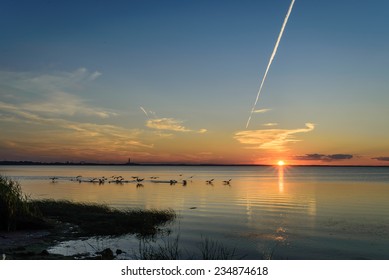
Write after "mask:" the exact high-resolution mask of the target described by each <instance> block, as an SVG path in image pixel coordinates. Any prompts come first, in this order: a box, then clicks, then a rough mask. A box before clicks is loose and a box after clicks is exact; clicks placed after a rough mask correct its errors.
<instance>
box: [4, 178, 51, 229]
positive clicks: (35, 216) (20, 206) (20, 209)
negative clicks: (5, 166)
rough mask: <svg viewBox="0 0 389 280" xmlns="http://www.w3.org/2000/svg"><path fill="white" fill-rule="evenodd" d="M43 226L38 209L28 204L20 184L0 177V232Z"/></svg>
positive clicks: (44, 224)
mask: <svg viewBox="0 0 389 280" xmlns="http://www.w3.org/2000/svg"><path fill="white" fill-rule="evenodd" d="M45 226H47V225H46V223H45V222H44V220H43V218H42V215H41V213H40V211H39V209H38V208H37V207H35V206H34V205H31V204H30V203H29V202H28V197H27V196H26V195H25V194H23V192H22V189H21V187H20V184H19V183H18V182H16V181H14V180H11V179H8V178H6V177H3V176H0V230H5V231H14V230H23V229H39V228H44V227H45Z"/></svg>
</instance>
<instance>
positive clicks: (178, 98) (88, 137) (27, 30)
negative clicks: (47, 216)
mask: <svg viewBox="0 0 389 280" xmlns="http://www.w3.org/2000/svg"><path fill="white" fill-rule="evenodd" d="M289 4H290V1H284V0H280V1H270V0H266V1H265V0H263V1H262V0H261V1H2V7H3V8H2V9H1V11H0V29H1V34H2V36H1V39H0V41H1V44H0V117H1V119H0V126H1V127H2V130H4V131H8V133H7V135H2V136H0V160H3V159H14V160H23V159H28V160H47V161H50V160H74V161H77V160H91V161H115V162H117V161H118V162H120V161H123V160H124V159H126V158H127V157H129V156H133V157H134V158H136V159H138V160H139V161H143V162H149V161H156V162H212V163H215V162H216V163H217V162H220V163H224V162H226V163H231V162H236V163H270V162H272V161H274V160H275V159H276V158H283V159H287V160H289V161H290V162H293V163H307V162H308V163H318V164H320V163H325V164H327V163H328V160H327V161H323V160H321V159H323V158H327V159H328V158H334V160H333V162H332V163H334V164H385V163H386V161H385V160H382V159H384V158H386V157H387V156H389V151H388V149H389V144H387V143H389V141H388V140H389V127H388V126H387V119H388V117H389V111H388V110H387V104H388V101H389V97H388V92H389V85H388V81H387V75H388V65H389V55H388V49H389V33H388V30H387V28H388V24H387V22H386V21H387V18H388V15H389V3H388V2H387V1H378V0H373V1H368V2H361V1H299V0H296V2H295V5H294V8H293V11H292V14H291V16H290V18H289V22H288V24H287V26H286V29H285V33H284V36H283V38H282V40H281V44H280V46H279V49H278V52H277V55H276V57H275V60H274V61H273V64H272V66H271V68H270V71H269V74H268V77H267V80H266V81H265V84H264V88H263V90H262V93H261V96H260V99H259V102H258V105H257V109H266V110H264V112H263V113H258V114H254V116H253V119H252V123H251V125H250V127H249V128H248V130H246V129H245V124H246V121H247V118H248V116H249V114H250V110H251V107H252V105H253V102H254V100H255V96H256V93H257V91H258V87H259V84H260V81H261V78H262V75H263V73H264V71H265V69H266V66H267V63H268V60H269V57H270V54H271V52H272V50H273V47H274V43H275V41H276V39H277V36H278V33H279V31H280V28H281V25H282V22H283V20H284V17H285V14H286V11H287V9H288V7H289ZM140 107H142V108H144V109H145V111H146V113H147V114H148V116H146V114H145V113H144V112H143V111H142V110H141V109H140ZM307 124H308V125H307ZM243 132H244V133H243ZM38 135H39V138H38ZM55 135H57V136H58V138H56V137H55ZM241 135H245V136H248V135H249V137H248V138H247V137H244V138H242V137H241ZM67 137H68V139H73V140H74V143H73V142H72V141H71V140H68V141H66V142H64V139H65V138H67ZM40 138H44V139H45V141H43V143H41V142H40V140H39V139H40ZM76 139H78V140H77V141H76ZM115 139H116V140H115ZM117 139H120V141H117ZM248 139H249V140H248ZM92 143H99V145H97V144H96V146H93V145H92ZM78 145H79V146H78ZM101 145H103V146H104V147H101ZM45 147H46V148H45ZM47 147H50V149H48V148H47ZM77 147H78V148H79V150H77ZM86 148H88V149H87V150H88V152H84V151H85V150H86ZM61 151H62V152H61ZM337 154H341V155H351V156H352V157H347V156H345V157H343V158H342V157H340V158H342V159H341V160H335V159H337V158H339V157H336V156H335V157H328V155H337ZM312 155H323V157H317V156H316V157H315V156H312ZM326 156H327V157H326ZM373 158H376V159H373ZM377 158H380V159H381V160H377ZM303 159H306V160H308V161H303ZM317 159H319V160H317Z"/></svg>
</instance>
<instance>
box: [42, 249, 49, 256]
mask: <svg viewBox="0 0 389 280" xmlns="http://www.w3.org/2000/svg"><path fill="white" fill-rule="evenodd" d="M40 255H41V256H48V255H50V253H49V251H47V250H43V251H42V252H41V253H40Z"/></svg>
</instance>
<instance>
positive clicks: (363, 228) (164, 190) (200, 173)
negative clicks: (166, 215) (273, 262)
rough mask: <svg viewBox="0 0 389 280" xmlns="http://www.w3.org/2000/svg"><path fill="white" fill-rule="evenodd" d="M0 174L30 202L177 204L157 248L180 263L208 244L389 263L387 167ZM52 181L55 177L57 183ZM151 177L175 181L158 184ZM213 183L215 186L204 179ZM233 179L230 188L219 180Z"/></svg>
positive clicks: (56, 169)
mask: <svg viewBox="0 0 389 280" xmlns="http://www.w3.org/2000/svg"><path fill="white" fill-rule="evenodd" d="M0 174H2V175H5V176H8V177H11V178H14V179H17V180H18V181H19V182H20V183H21V185H22V188H23V191H24V192H25V193H27V194H29V195H30V196H31V198H37V199H46V198H53V199H70V200H72V201H76V202H97V203H106V204H108V205H110V206H112V207H116V208H120V209H123V208H134V207H136V208H142V209H166V208H172V209H174V210H175V211H176V213H177V214H178V218H177V219H176V220H175V222H174V223H172V224H169V225H167V228H169V229H170V230H171V234H170V235H169V236H161V237H158V238H157V239H156V241H155V242H156V244H166V242H167V240H175V239H176V240H178V244H179V248H180V252H181V258H194V259H196V258H200V254H201V250H200V249H199V248H201V247H202V244H204V242H206V240H208V241H209V242H210V243H213V244H215V243H216V242H217V243H218V244H219V245H220V246H223V247H224V248H226V249H228V250H230V252H231V251H232V250H235V256H236V258H242V259H264V258H265V259H266V258H272V259H389V168H385V167H290V166H289V167H288V166H285V167H264V166H240V167H236V166H231V167H229V166H228V167H227V166H211V167H209V166H1V167H0ZM77 175H82V176H83V178H84V180H87V179H89V178H93V177H101V176H105V177H111V176H119V175H120V176H122V177H124V178H125V179H126V180H132V178H131V177H132V176H139V177H140V178H145V180H144V181H143V182H142V185H141V186H137V184H136V183H124V184H116V183H107V182H106V183H105V184H98V183H87V182H82V183H78V182H75V181H71V179H72V178H75V177H76V176H77ZM52 176H56V177H59V179H58V180H57V181H56V182H52V181H51V180H50V179H49V178H50V177H52ZM152 176H158V177H159V178H158V179H157V180H171V179H175V180H177V181H178V182H179V183H177V184H175V185H170V184H168V183H154V182H151V179H150V177H152ZM192 176H193V177H192ZM190 177H192V178H190ZM183 179H185V180H187V184H186V185H183V184H182V183H181V181H182V180H183ZM210 179H214V181H213V184H207V183H206V180H210ZM229 179H231V182H230V184H229V185H225V184H223V181H224V180H229ZM169 238H170V239H169ZM139 242H140V241H139V240H138V239H137V238H136V237H134V236H131V235H127V236H122V237H120V238H112V239H108V238H91V239H89V240H84V241H72V242H66V243H61V244H59V245H58V246H56V247H53V248H51V249H50V251H51V252H56V253H62V254H74V253H83V252H88V251H94V250H95V249H104V248H105V247H111V248H112V249H115V248H120V249H121V250H124V251H126V252H127V253H126V254H124V255H122V257H123V258H133V257H135V256H136V251H137V249H138V247H139ZM158 242H159V243H158ZM161 242H165V243H161Z"/></svg>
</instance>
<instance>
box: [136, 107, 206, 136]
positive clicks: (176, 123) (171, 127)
mask: <svg viewBox="0 0 389 280" xmlns="http://www.w3.org/2000/svg"><path fill="white" fill-rule="evenodd" d="M140 109H141V110H142V112H143V113H144V114H145V115H146V117H147V121H146V126H147V127H148V128H152V129H157V130H166V131H176V132H195V133H206V132H207V129H205V128H202V129H199V130H194V129H189V128H187V127H185V126H184V125H183V123H184V122H183V121H181V120H177V119H174V118H159V117H157V115H156V114H155V112H152V111H149V113H150V114H151V115H152V117H150V115H149V113H148V112H147V111H146V109H145V108H143V107H142V106H140ZM168 136H169V137H170V136H172V135H171V134H168Z"/></svg>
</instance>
